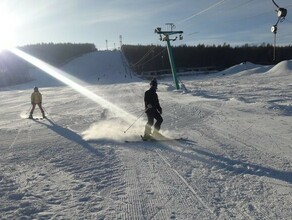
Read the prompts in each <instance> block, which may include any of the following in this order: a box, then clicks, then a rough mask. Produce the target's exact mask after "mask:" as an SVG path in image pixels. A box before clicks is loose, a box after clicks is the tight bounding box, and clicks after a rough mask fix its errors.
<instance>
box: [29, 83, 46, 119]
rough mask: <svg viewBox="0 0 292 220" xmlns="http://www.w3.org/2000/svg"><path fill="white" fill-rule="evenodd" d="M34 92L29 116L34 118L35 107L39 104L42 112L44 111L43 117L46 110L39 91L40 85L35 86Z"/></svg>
mask: <svg viewBox="0 0 292 220" xmlns="http://www.w3.org/2000/svg"><path fill="white" fill-rule="evenodd" d="M33 90H34V92H33V93H32V94H31V104H32V109H31V111H30V114H29V118H31V119H33V116H32V115H33V111H34V109H35V106H36V105H38V106H39V108H40V110H41V112H42V115H43V118H45V117H46V116H45V112H44V110H43V108H42V94H41V93H40V92H39V89H38V87H36V86H35V87H34V88H33Z"/></svg>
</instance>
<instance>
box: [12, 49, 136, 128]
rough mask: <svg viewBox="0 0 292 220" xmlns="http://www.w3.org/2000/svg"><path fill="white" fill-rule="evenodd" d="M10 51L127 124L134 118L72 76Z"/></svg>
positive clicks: (22, 53)
mask: <svg viewBox="0 0 292 220" xmlns="http://www.w3.org/2000/svg"><path fill="white" fill-rule="evenodd" d="M10 51H11V52H12V53H14V54H16V55H17V56H19V57H21V58H22V59H24V60H26V61H27V62H29V63H31V64H32V65H34V66H36V67H38V68H39V69H41V70H43V71H44V72H46V73H47V74H49V75H51V76H52V77H54V78H55V79H57V80H59V81H61V82H63V83H64V84H66V85H68V86H70V87H71V88H72V89H74V90H75V91H77V92H79V93H80V94H82V95H84V96H86V97H87V98H89V99H91V100H92V101H94V102H96V103H98V104H99V105H101V106H102V107H104V108H106V109H109V110H110V111H111V112H113V113H115V114H116V115H118V116H119V117H120V118H123V119H124V120H125V121H127V122H128V123H131V122H133V121H134V120H135V119H136V117H135V116H133V115H132V114H130V113H128V112H126V111H125V110H123V109H121V108H119V107H118V106H116V105H115V104H113V103H111V102H109V101H107V100H106V99H104V98H102V97H100V96H98V95H97V94H95V93H93V92H91V91H90V90H88V89H87V88H85V87H84V86H82V85H80V84H78V83H77V82H76V80H72V79H70V78H73V77H72V76H70V75H69V74H68V73H66V72H64V71H62V70H60V69H57V68H55V67H53V66H51V65H49V64H47V63H45V62H44V61H42V60H40V59H37V58H36V57H33V56H31V55H29V54H27V53H25V52H23V51H21V50H19V49H17V48H11V49H10Z"/></svg>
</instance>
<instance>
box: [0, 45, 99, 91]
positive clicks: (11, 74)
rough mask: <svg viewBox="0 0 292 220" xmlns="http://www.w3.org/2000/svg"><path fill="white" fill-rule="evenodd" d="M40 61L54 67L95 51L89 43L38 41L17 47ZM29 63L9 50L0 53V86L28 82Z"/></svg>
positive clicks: (29, 78)
mask: <svg viewBox="0 0 292 220" xmlns="http://www.w3.org/2000/svg"><path fill="white" fill-rule="evenodd" d="M18 49H20V50H22V51H23V52H26V53H28V54H30V55H32V56H34V57H36V58H39V59H41V60H42V61H44V62H46V63H49V64H51V65H53V66H55V67H58V66H62V65H64V64H65V63H66V62H68V61H70V60H72V59H74V58H76V57H78V56H81V55H83V54H86V53H90V52H93V51H96V50H97V49H96V47H95V45H94V44H90V43H80V44H73V43H57V44H54V43H40V44H32V45H26V46H23V47H18ZM30 67H31V65H30V64H29V63H27V62H26V61H24V60H22V59H21V58H19V57H18V56H16V55H15V54H13V53H12V52H10V51H2V52H1V53H0V87H4V86H10V85H15V84H19V83H24V82H28V81H30V80H32V79H31V76H30V74H29V69H30Z"/></svg>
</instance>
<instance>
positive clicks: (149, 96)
mask: <svg viewBox="0 0 292 220" xmlns="http://www.w3.org/2000/svg"><path fill="white" fill-rule="evenodd" d="M156 90H157V80H156V78H153V79H152V80H151V82H150V89H149V90H147V91H146V92H145V94H144V103H145V113H146V114H147V119H148V122H147V124H146V126H145V132H144V139H151V137H153V138H157V137H161V136H162V135H161V134H160V133H159V130H160V127H161V124H162V122H163V118H162V117H161V114H162V108H161V106H160V104H159V100H158V95H157V93H156ZM154 119H155V120H156V122H155V124H154ZM153 124H154V131H153V133H152V135H151V127H152V125H153Z"/></svg>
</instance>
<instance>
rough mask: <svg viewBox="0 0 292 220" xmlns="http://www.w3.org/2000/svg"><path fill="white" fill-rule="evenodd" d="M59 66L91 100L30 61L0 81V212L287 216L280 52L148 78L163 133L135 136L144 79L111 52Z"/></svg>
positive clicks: (288, 171) (289, 164) (285, 99)
mask: <svg viewBox="0 0 292 220" xmlns="http://www.w3.org/2000/svg"><path fill="white" fill-rule="evenodd" d="M63 70H64V71H66V72H67V73H69V74H71V75H73V76H74V77H77V78H79V79H78V80H77V79H76V78H74V80H76V82H78V83H80V84H81V85H83V86H85V87H86V88H87V89H88V90H90V91H91V92H93V93H94V94H96V95H97V96H98V97H99V99H97V101H93V100H92V99H89V98H88V97H86V96H84V95H81V94H79V93H78V92H76V90H74V89H73V88H71V87H69V86H67V85H64V84H62V83H60V82H58V81H57V80H55V79H53V78H52V77H51V76H49V75H47V74H46V73H44V72H42V71H39V70H37V69H35V70H32V71H31V76H32V78H34V81H31V82H28V83H26V84H21V85H17V86H13V87H4V88H1V89H0V102H1V109H0V113H1V117H0V132H1V142H0V150H1V154H0V200H1V203H0V219H200V220H201V219H216V220H217V219H269V220H270V219H291V216H292V206H291V204H292V135H291V133H292V117H291V116H292V63H291V61H284V62H281V63H279V64H277V65H275V66H259V65H254V64H251V63H243V64H239V65H238V66H235V67H233V68H230V69H228V70H225V71H224V72H219V73H217V74H208V75H203V74H201V75H193V76H185V77H182V78H181V81H182V82H183V83H184V85H185V86H186V88H187V89H188V92H182V91H178V90H175V88H174V86H173V82H172V78H171V77H169V78H164V79H158V82H159V85H158V91H157V93H158V96H159V99H160V103H161V106H162V108H163V114H162V116H163V118H164V122H163V124H162V130H161V133H163V134H164V135H165V136H168V137H171V138H178V137H183V138H184V139H183V140H180V141H164V142H141V141H140V137H139V135H140V134H143V132H144V125H145V123H146V116H145V114H143V111H144V110H143V108H144V103H143V96H144V92H145V91H146V90H147V89H148V88H149V81H148V80H143V79H140V78H138V77H137V76H136V75H135V74H133V73H132V72H131V71H130V70H129V69H128V66H127V65H126V61H125V59H124V58H123V56H122V55H121V53H120V52H119V51H99V52H95V53H90V54H87V55H84V56H82V57H79V58H77V59H75V60H73V61H72V62H70V63H68V64H67V65H66V66H64V67H63ZM33 86H38V87H39V90H40V92H41V93H42V94H43V106H44V108H45V110H46V114H47V116H48V119H44V120H28V119H26V117H27V116H28V113H29V110H30V95H31V93H32V88H33ZM125 113H127V114H125ZM40 115H41V113H40V111H39V109H38V108H36V110H35V113H34V116H35V117H37V116H40ZM140 116H141V117H140ZM139 117H140V118H139ZM130 126H131V127H130ZM129 127H130V129H128V128H129ZM127 129H128V130H127ZM125 131H126V132H125ZM126 140H128V141H134V142H131V143H125V141H126ZM135 141H136V142H135Z"/></svg>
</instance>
